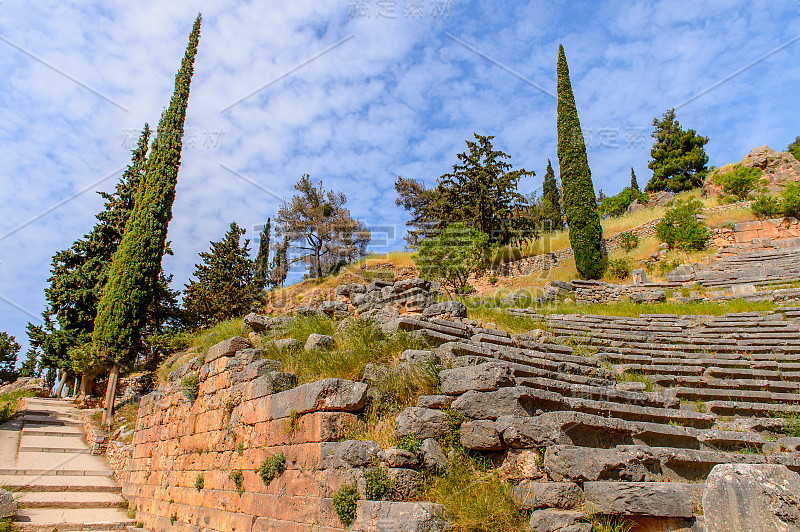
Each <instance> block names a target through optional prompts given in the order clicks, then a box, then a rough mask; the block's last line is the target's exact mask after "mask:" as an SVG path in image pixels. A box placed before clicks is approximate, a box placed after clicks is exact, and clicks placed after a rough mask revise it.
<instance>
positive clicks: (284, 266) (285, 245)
mask: <svg viewBox="0 0 800 532" xmlns="http://www.w3.org/2000/svg"><path fill="white" fill-rule="evenodd" d="M287 275H289V237H287V236H285V237H283V242H282V243H281V244H279V245H278V246H277V247H276V248H275V257H274V258H273V259H272V267H271V268H270V270H269V278H270V282H271V283H272V284H273V286H276V287H280V286H283V282H284V281H285V280H286V276H287Z"/></svg>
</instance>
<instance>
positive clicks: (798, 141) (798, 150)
mask: <svg viewBox="0 0 800 532" xmlns="http://www.w3.org/2000/svg"><path fill="white" fill-rule="evenodd" d="M786 151H788V152H789V153H791V154H792V155H794V158H795V159H797V160H798V161H800V137H797V138H795V139H794V142H792V143H791V144H789V146H788V147H787V148H786Z"/></svg>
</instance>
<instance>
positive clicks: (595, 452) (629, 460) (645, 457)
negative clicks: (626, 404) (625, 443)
mask: <svg viewBox="0 0 800 532" xmlns="http://www.w3.org/2000/svg"><path fill="white" fill-rule="evenodd" d="M544 468H545V471H546V472H547V474H548V476H549V477H550V478H551V479H553V480H556V481H572V482H582V481H594V480H624V481H629V482H646V481H653V480H657V479H659V478H660V474H661V463H660V462H659V460H658V458H656V456H655V455H654V454H653V453H652V452H650V451H648V450H645V449H644V448H637V449H593V448H591V447H577V446H573V445H554V446H551V447H548V448H547V452H545V455H544Z"/></svg>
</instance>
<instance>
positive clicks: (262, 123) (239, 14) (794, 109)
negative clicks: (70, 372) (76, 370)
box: [0, 0, 800, 344]
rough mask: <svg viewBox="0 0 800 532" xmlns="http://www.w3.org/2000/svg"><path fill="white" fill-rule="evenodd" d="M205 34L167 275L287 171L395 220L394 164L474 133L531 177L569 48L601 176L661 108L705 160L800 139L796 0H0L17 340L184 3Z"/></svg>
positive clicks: (145, 100) (288, 189)
mask: <svg viewBox="0 0 800 532" xmlns="http://www.w3.org/2000/svg"><path fill="white" fill-rule="evenodd" d="M198 10H199V11H201V12H202V13H203V27H202V36H201V40H200V45H199V52H198V56H197V60H196V63H195V75H194V80H193V82H192V93H191V97H190V100H189V110H188V117H187V123H186V128H187V129H186V137H185V139H184V151H183V163H182V167H181V170H180V175H179V182H178V189H177V196H176V200H175V205H174V211H173V212H174V218H173V221H172V223H171V225H170V230H169V239H170V240H171V241H172V248H173V249H174V250H175V256H174V257H166V258H165V260H164V267H165V269H166V271H167V272H168V273H173V274H175V284H174V286H175V287H176V288H182V287H183V284H184V283H185V282H186V281H187V279H188V277H189V275H190V274H191V272H192V270H193V267H194V263H195V262H196V261H197V252H198V251H203V250H205V249H207V248H208V242H209V241H210V240H218V239H219V238H220V237H221V236H222V235H223V234H224V233H225V231H226V229H227V227H228V225H229V224H230V222H231V221H236V222H237V223H239V224H240V225H241V226H243V227H245V228H247V229H248V236H251V237H252V236H254V235H253V232H254V231H253V228H254V227H255V226H258V225H260V224H262V223H263V222H264V221H266V219H267V217H269V216H273V215H274V213H275V212H276V210H277V207H278V205H279V204H280V202H281V201H282V199H284V198H288V197H290V196H291V194H292V186H293V185H294V183H295V182H296V181H297V180H298V179H299V178H300V176H301V175H302V174H303V173H309V174H310V175H311V176H312V177H313V178H314V179H321V180H322V181H323V183H324V185H325V187H326V188H334V189H336V190H342V191H344V192H345V193H346V194H347V197H348V200H349V206H350V208H351V211H352V213H353V215H354V216H355V217H357V218H359V219H361V220H362V221H364V222H365V223H366V224H368V225H370V226H389V227H396V228H397V229H396V231H394V234H393V235H391V236H392V237H391V238H390V239H389V241H388V243H386V245H382V246H379V247H377V248H376V250H377V251H382V250H387V249H399V248H402V246H403V241H402V233H403V224H404V222H405V213H404V212H403V211H401V210H400V209H398V208H397V207H395V205H394V200H395V196H394V192H393V189H392V184H393V182H394V180H395V179H396V178H397V176H398V175H402V176H404V177H412V178H416V179H423V180H424V181H425V182H426V183H427V184H429V185H432V184H435V182H436V178H437V177H438V176H440V175H441V174H443V173H445V172H446V171H448V170H449V169H450V166H451V165H452V164H453V163H454V162H455V161H456V159H455V154H456V153H458V152H460V151H463V150H464V148H465V144H464V140H465V139H468V138H471V136H472V133H473V132H478V133H481V134H490V135H495V136H496V139H495V141H494V142H495V146H496V147H498V148H500V149H503V150H504V151H506V152H508V153H509V154H510V155H511V157H512V158H511V162H512V164H514V165H515V166H517V167H525V168H526V169H528V170H534V171H535V172H536V173H537V176H536V177H535V178H533V179H531V180H530V181H529V182H527V183H522V185H521V186H522V188H523V189H524V191H525V192H528V191H532V190H534V189H538V188H540V183H541V177H542V176H543V175H544V169H545V166H546V164H547V159H548V158H550V159H552V160H553V165H554V166H555V167H556V168H557V160H556V115H555V109H556V101H555V99H554V96H553V95H554V93H555V84H556V80H555V63H556V56H557V49H558V44H559V43H562V44H564V46H565V49H566V54H567V60H568V62H569V66H570V71H571V76H572V83H573V88H574V91H575V98H576V100H577V103H578V107H579V115H580V119H581V123H582V126H583V129H584V133H585V134H586V136H587V144H588V145H589V147H590V149H589V163H590V166H591V169H592V176H593V179H594V183H595V188H596V189H598V188H599V189H602V190H603V191H604V192H605V193H606V194H612V193H616V192H617V191H619V190H620V189H621V188H622V187H624V186H625V185H626V184H627V183H628V180H629V168H630V167H633V168H634V169H635V170H636V173H637V174H638V176H639V182H640V184H642V185H644V184H645V183H646V182H647V180H648V179H649V177H650V172H649V170H648V169H647V162H648V158H649V147H650V145H651V140H652V139H651V138H650V136H649V135H650V132H651V130H652V127H651V123H652V120H653V118H654V117H655V116H660V115H661V114H662V113H663V112H664V111H665V110H666V109H668V108H670V107H675V108H676V109H677V116H678V119H679V121H680V122H681V124H682V125H683V126H684V127H687V128H693V129H696V130H697V131H698V132H700V133H701V134H703V135H706V136H708V137H710V139H711V140H710V142H709V143H708V145H707V152H708V155H709V157H710V164H712V165H717V166H719V165H723V164H726V163H729V162H735V161H738V160H739V159H741V158H742V157H743V156H744V155H745V154H746V153H747V152H748V151H749V150H750V149H752V148H754V147H756V146H759V145H762V144H768V145H770V146H771V147H773V148H776V149H784V148H785V147H786V145H787V144H788V143H789V142H791V140H792V139H794V138H795V136H797V135H800V107H798V105H797V91H798V86H799V85H800V68H798V66H797V61H796V59H795V60H792V57H795V58H797V57H798V55H799V54H800V42H798V41H800V13H799V12H800V3H799V2H798V0H783V1H777V2H744V1H738V2H737V1H726V0H713V1H707V2H697V1H682V0H663V1H645V2H641V1H627V2H622V1H619V2H595V1H586V2H567V1H565V0H555V1H553V0H549V1H542V2H517V1H506V2H497V1H489V0H481V1H475V0H473V1H466V0H463V1H459V0H452V1H443V0H364V1H360V0H358V1H356V0H325V1H320V0H293V1H292V2H277V1H269V2H263V1H262V2H226V1H221V0H215V1H213V2H210V1H200V2H185V1H178V0H175V1H171V2H163V1H161V2H156V1H151V0H143V1H140V2H119V1H104V2H70V1H63V0H62V1H59V2H47V1H40V2H29V1H24V0H3V1H2V3H0V80H2V84H3V88H2V92H0V112H1V113H2V117H3V120H2V122H0V160H2V161H3V165H2V169H0V205H1V206H2V207H1V208H2V211H0V212H2V217H0V330H5V331H8V332H9V333H11V334H13V335H15V336H16V337H17V340H18V341H20V343H22V344H26V343H27V342H26V341H25V334H24V330H25V324H26V322H28V321H34V322H36V321H37V320H38V319H39V315H40V313H41V311H42V309H43V308H44V295H43V289H44V287H45V286H46V280H47V277H48V273H49V265H50V258H51V256H52V255H53V254H54V253H55V252H56V251H57V250H60V249H64V248H66V247H68V246H69V245H70V244H71V243H72V242H73V241H74V240H75V239H76V238H78V237H80V236H81V235H82V234H84V233H86V232H87V231H89V229H90V228H91V226H92V225H93V223H94V218H93V217H94V215H95V214H96V213H97V211H98V210H99V209H100V208H101V206H102V201H101V199H100V198H99V196H98V195H97V194H95V191H97V190H105V191H110V190H112V189H113V187H114V184H115V182H116V181H117V179H118V178H119V175H120V173H121V170H122V169H123V168H124V166H125V165H126V164H127V163H128V162H129V160H130V149H131V148H132V147H133V144H134V143H135V140H136V138H137V136H138V132H139V131H140V130H141V128H142V126H143V124H144V123H145V122H149V123H150V124H151V126H153V127H155V125H156V124H157V122H158V118H159V116H160V114H161V111H162V110H163V109H164V107H165V106H166V105H167V103H168V101H169V97H170V95H171V92H172V88H173V87H172V83H173V79H174V75H175V72H176V71H177V69H178V66H179V63H180V59H181V57H182V55H183V52H184V49H185V46H186V41H187V37H188V34H189V30H190V29H191V24H192V22H193V19H194V17H195V15H196V14H197V12H198Z"/></svg>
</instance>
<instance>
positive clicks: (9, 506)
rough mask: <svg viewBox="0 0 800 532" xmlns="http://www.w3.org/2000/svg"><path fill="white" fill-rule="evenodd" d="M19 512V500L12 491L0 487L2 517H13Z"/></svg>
mask: <svg viewBox="0 0 800 532" xmlns="http://www.w3.org/2000/svg"><path fill="white" fill-rule="evenodd" d="M16 513H17V501H15V500H14V496H13V495H12V494H11V492H9V491H6V490H4V489H0V518H5V517H13V516H14V515H15V514H16Z"/></svg>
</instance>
